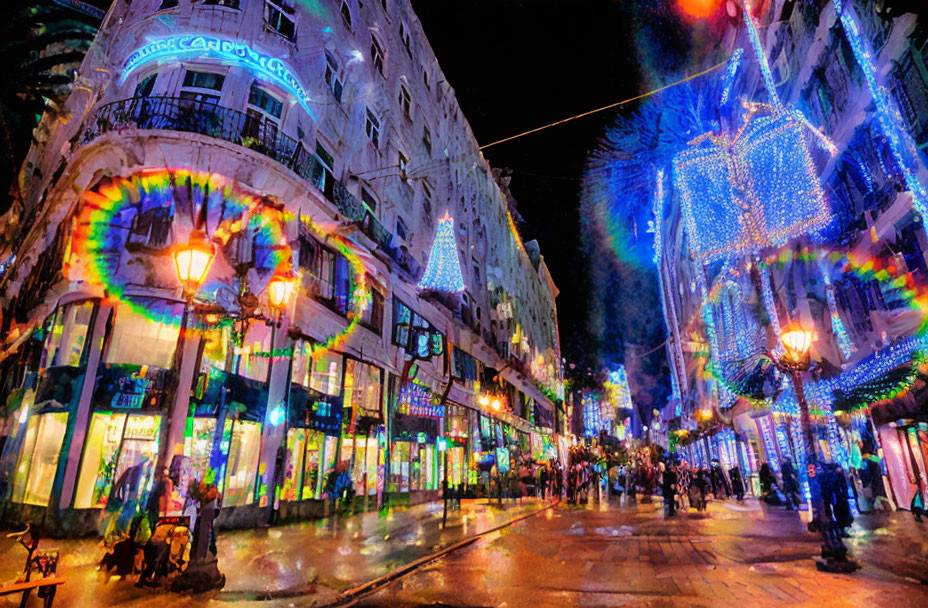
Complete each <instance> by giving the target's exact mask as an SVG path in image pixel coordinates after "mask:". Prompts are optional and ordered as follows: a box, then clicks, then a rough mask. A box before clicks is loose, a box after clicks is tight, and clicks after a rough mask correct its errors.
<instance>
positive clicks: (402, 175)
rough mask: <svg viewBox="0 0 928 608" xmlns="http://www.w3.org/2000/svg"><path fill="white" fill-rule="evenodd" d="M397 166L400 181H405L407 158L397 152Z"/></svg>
mask: <svg viewBox="0 0 928 608" xmlns="http://www.w3.org/2000/svg"><path fill="white" fill-rule="evenodd" d="M397 165H399V168H400V179H402V180H403V181H406V179H407V177H408V176H407V175H406V170H407V169H408V168H409V157H408V156H406V155H405V154H403V153H402V152H397Z"/></svg>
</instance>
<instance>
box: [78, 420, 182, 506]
mask: <svg viewBox="0 0 928 608" xmlns="http://www.w3.org/2000/svg"><path fill="white" fill-rule="evenodd" d="M160 427H161V416H147V415H127V414H124V413H115V412H96V413H94V414H93V417H92V418H91V421H90V430H89V431H88V433H87V441H86V443H85V448H84V456H83V459H82V460H81V469H80V477H79V478H78V482H77V491H76V492H75V494H74V506H75V508H78V509H90V508H102V507H105V506H106V504H107V502H108V501H109V496H110V491H111V490H112V489H113V487H114V486H115V485H116V484H117V483H118V482H119V480H120V479H121V478H122V477H123V475H124V474H126V472H127V471H129V470H130V469H132V468H133V467H136V466H137V465H140V464H142V463H144V462H146V461H150V462H154V460H155V459H157V458H158V431H159V430H160ZM130 475H131V473H130ZM126 477H127V478H128V477H129V475H127V476H126ZM143 479H144V478H143ZM169 508H170V507H169Z"/></svg>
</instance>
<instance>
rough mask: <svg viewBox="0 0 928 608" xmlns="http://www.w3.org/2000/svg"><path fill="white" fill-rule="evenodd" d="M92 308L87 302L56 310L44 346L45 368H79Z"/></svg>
mask: <svg viewBox="0 0 928 608" xmlns="http://www.w3.org/2000/svg"><path fill="white" fill-rule="evenodd" d="M93 308H94V303H93V302H89V301H88V302H80V303H76V304H70V305H68V306H63V307H61V308H59V309H58V311H57V312H56V313H55V320H54V322H53V323H52V327H51V331H50V332H49V335H48V342H47V343H46V346H45V367H56V366H60V365H67V366H69V367H79V366H80V364H81V354H82V353H83V352H84V343H85V342H86V341H87V334H88V330H89V328H90V318H91V316H93Z"/></svg>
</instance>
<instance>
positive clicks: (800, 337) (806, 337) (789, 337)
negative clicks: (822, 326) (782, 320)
mask: <svg viewBox="0 0 928 608" xmlns="http://www.w3.org/2000/svg"><path fill="white" fill-rule="evenodd" d="M780 339H781V340H782V341H783V350H784V353H783V356H784V358H785V359H786V360H787V361H789V362H790V363H802V362H804V361H806V360H807V359H808V357H809V349H811V348H812V341H813V340H814V339H815V333H814V332H813V331H811V330H809V329H803V328H801V327H793V328H787V330H786V331H784V332H783V335H782V336H781V338H780Z"/></svg>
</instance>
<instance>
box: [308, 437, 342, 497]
mask: <svg viewBox="0 0 928 608" xmlns="http://www.w3.org/2000/svg"><path fill="white" fill-rule="evenodd" d="M337 449H338V437H334V436H331V435H323V434H322V433H320V432H318V431H312V432H309V433H307V435H306V458H305V459H304V466H305V470H304V472H303V498H304V499H306V498H322V492H323V489H324V488H325V484H326V476H327V475H328V474H329V473H330V472H331V469H332V468H333V467H334V466H335V457H336V456H337V453H336V450H337Z"/></svg>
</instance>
